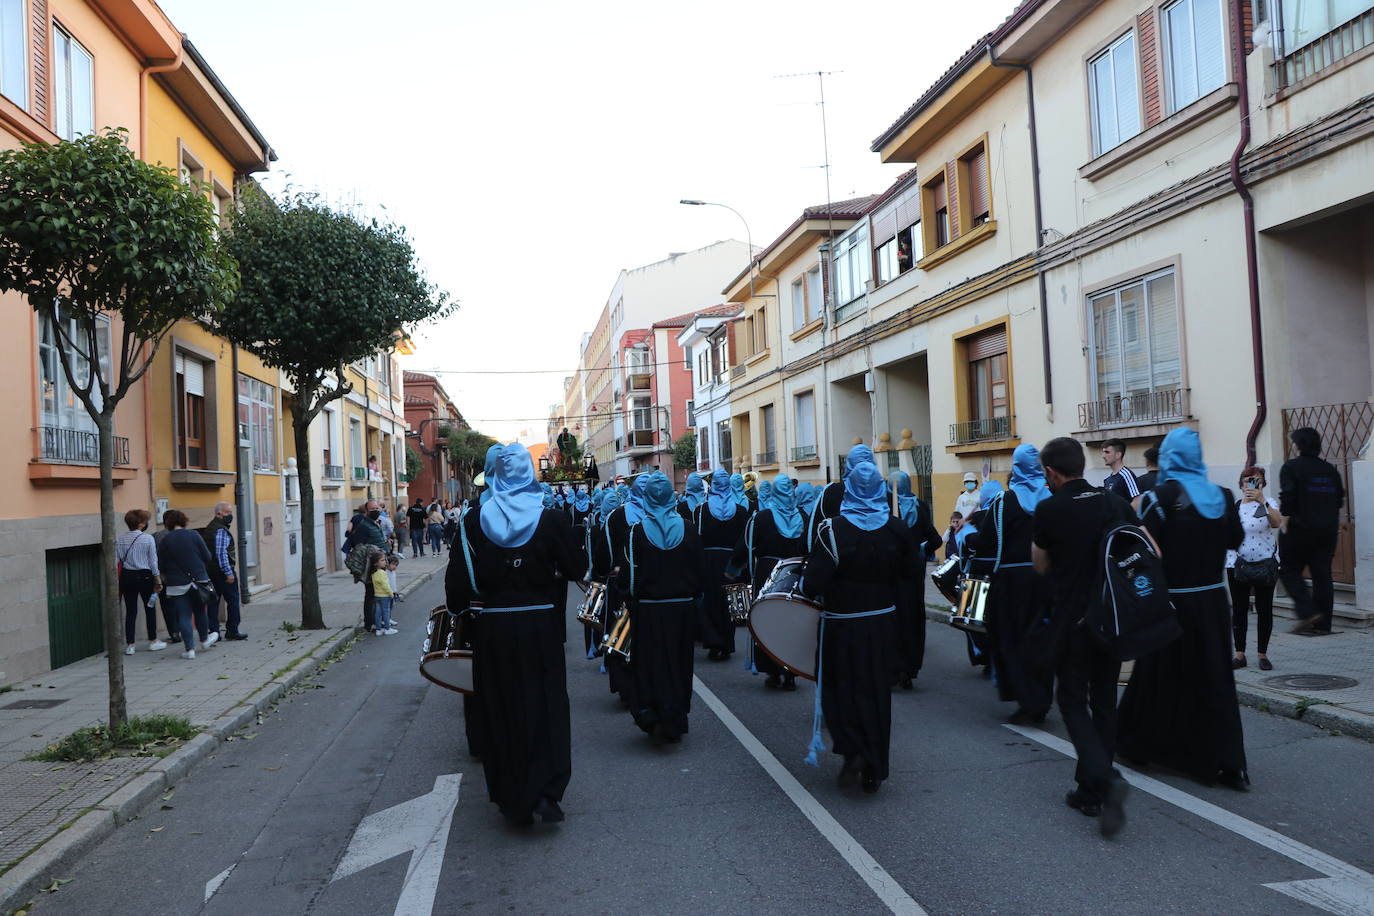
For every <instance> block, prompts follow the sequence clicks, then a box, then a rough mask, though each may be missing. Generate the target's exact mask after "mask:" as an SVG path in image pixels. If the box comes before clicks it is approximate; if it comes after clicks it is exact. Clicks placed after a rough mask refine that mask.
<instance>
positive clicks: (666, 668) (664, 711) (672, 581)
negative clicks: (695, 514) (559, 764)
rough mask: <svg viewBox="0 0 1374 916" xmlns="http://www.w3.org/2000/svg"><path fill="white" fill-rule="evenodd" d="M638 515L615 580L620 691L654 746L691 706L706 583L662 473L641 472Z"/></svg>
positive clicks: (677, 729)
mask: <svg viewBox="0 0 1374 916" xmlns="http://www.w3.org/2000/svg"><path fill="white" fill-rule="evenodd" d="M646 476H647V478H648V480H647V483H646V485H645V488H644V496H643V507H644V514H643V517H642V518H641V519H640V521H639V523H638V524H636V525H633V526H632V527H631V528H630V530H629V533H628V536H627V549H626V558H625V565H624V566H623V567H622V568H621V570H620V576H619V585H620V589H621V591H622V593H623V594H625V595H626V596H627V599H628V604H629V614H630V642H631V647H630V661H629V663H628V664H627V665H626V677H625V688H624V692H623V695H624V696H626V697H627V698H628V700H629V706H630V712H631V714H632V715H633V716H634V720H635V724H636V725H638V726H639V727H640V728H641V729H642V730H643V731H644V732H645V733H646V734H648V735H649V736H650V737H651V738H652V739H653V741H654V743H655V744H658V743H661V742H664V741H669V742H676V741H679V740H680V739H681V738H682V736H683V735H685V734H686V733H687V714H688V713H689V712H690V711H691V708H692V658H693V655H694V653H695V646H694V636H695V633H696V625H697V621H696V614H697V599H698V598H699V597H700V595H701V589H702V586H703V584H704V583H705V581H706V572H705V556H704V554H703V552H702V549H701V540H700V538H699V537H698V536H697V533H696V530H695V529H694V528H692V527H691V526H690V525H688V524H687V522H686V520H684V519H683V518H682V516H681V515H680V514H679V513H678V511H677V505H676V503H677V498H676V496H675V495H674V493H673V485H672V482H671V481H670V480H668V477H667V475H665V474H664V473H663V472H662V471H654V472H653V473H652V474H648V475H646Z"/></svg>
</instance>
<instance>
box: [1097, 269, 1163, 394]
mask: <svg viewBox="0 0 1374 916" xmlns="http://www.w3.org/2000/svg"><path fill="white" fill-rule="evenodd" d="M1174 284H1175V275H1174V270H1173V268H1167V269H1165V270H1161V271H1158V272H1156V273H1152V274H1149V275H1147V276H1145V277H1141V278H1139V279H1137V280H1132V281H1131V282H1129V283H1124V284H1122V285H1121V286H1118V287H1115V288H1113V289H1109V290H1104V291H1102V292H1099V293H1094V294H1093V295H1092V296H1090V297H1088V310H1089V317H1090V318H1091V319H1092V338H1091V341H1090V343H1091V353H1090V358H1091V360H1092V371H1093V386H1094V398H1095V400H1099V401H1103V400H1109V399H1113V398H1129V397H1132V396H1137V395H1147V394H1150V393H1153V392H1158V391H1167V390H1171V389H1177V388H1179V387H1181V386H1182V384H1183V361H1182V354H1181V351H1180V347H1179V318H1178V296H1177V293H1176V290H1175V285H1174Z"/></svg>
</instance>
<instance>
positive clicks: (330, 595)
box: [0, 557, 447, 912]
mask: <svg viewBox="0 0 1374 916" xmlns="http://www.w3.org/2000/svg"><path fill="white" fill-rule="evenodd" d="M446 562H447V557H424V558H419V559H407V560H404V561H403V562H402V563H401V566H400V569H399V570H398V571H397V587H398V590H399V591H400V592H402V593H403V594H404V592H406V591H409V590H413V589H414V588H416V587H418V586H419V585H420V584H421V583H423V582H424V581H427V580H428V579H429V578H430V577H431V576H433V575H435V574H442V572H443V569H444V566H445V564H446ZM320 601H321V604H322V605H323V607H324V622H325V629H323V630H299V629H297V630H294V631H288V630H287V629H286V628H284V627H283V626H282V624H283V622H286V623H290V624H299V623H300V586H292V587H290V588H286V589H282V590H280V591H277V592H269V593H264V594H261V595H258V596H255V597H254V598H253V602H252V604H249V605H246V606H245V607H244V608H243V626H242V629H243V631H244V632H245V633H247V634H248V639H247V640H244V641H240V642H220V643H219V644H218V645H215V646H212V647H211V648H210V649H208V650H204V651H198V652H197V653H196V658H195V659H194V660H188V659H183V658H181V653H180V651H179V650H180V647H179V646H176V645H173V646H169V647H168V648H166V649H164V650H162V651H160V652H148V651H145V650H144V648H143V647H144V646H145V645H146V643H145V642H139V644H138V646H139V648H138V651H137V652H136V653H135V654H134V655H132V656H125V657H124V662H125V665H124V671H125V681H126V691H127V696H128V702H129V714H130V715H131V716H135V715H148V714H153V713H169V714H174V715H182V716H186V717H188V718H189V719H190V720H191V722H192V724H193V725H195V726H197V727H198V728H201V729H205V730H206V731H207V732H208V733H203V734H201V735H200V736H199V737H198V738H196V739H194V740H193V741H192V742H190V743H189V744H188V745H187V746H186V747H184V748H183V749H182V751H183V752H187V753H183V752H178V753H176V754H173V755H171V756H169V757H168V758H167V761H170V762H171V763H172V770H174V771H175V772H168V769H169V768H168V766H167V765H166V762H165V761H163V760H162V759H159V758H157V757H117V758H113V759H110V760H102V761H98V762H95V763H88V764H75V763H72V764H61V763H51V762H44V761H32V760H25V759H23V758H25V757H27V756H30V755H32V754H34V753H35V752H37V751H40V750H42V749H43V748H44V747H46V746H47V745H49V744H52V743H54V742H56V741H59V740H60V739H62V738H64V737H66V736H67V735H69V734H71V733H72V732H73V731H75V730H77V729H78V728H82V727H84V726H88V725H97V724H100V723H101V722H103V721H104V720H105V718H106V713H107V707H108V692H107V688H106V662H105V656H104V655H103V654H100V655H95V656H92V657H90V658H87V659H84V660H82V661H80V662H77V663H75V664H72V665H67V666H65V667H63V668H59V669H57V670H56V671H52V672H50V673H48V674H46V675H42V676H40V677H37V678H34V679H33V680H31V681H26V682H24V683H22V684H17V685H15V689H13V690H10V691H7V692H5V693H0V912H5V910H6V908H7V907H6V906H5V904H6V902H7V901H6V900H4V899H2V898H3V897H4V893H3V892H4V891H6V890H15V889H16V888H15V887H13V886H11V885H14V884H16V883H17V880H18V879H17V876H16V874H13V873H12V872H19V871H21V870H22V869H21V868H18V867H17V866H20V864H21V862H24V860H25V859H26V857H32V859H34V860H38V859H42V858H44V857H43V856H42V855H41V847H43V846H44V844H49V845H53V844H51V843H50V842H49V841H52V840H53V839H54V837H55V836H57V835H58V834H59V833H62V832H64V831H66V830H67V829H68V828H69V827H73V826H74V825H75V822H76V821H77V820H78V819H84V818H83V815H84V816H89V815H87V812H92V811H93V809H94V811H98V812H103V813H104V814H105V815H106V817H108V818H110V819H111V821H113V818H114V817H117V816H120V811H121V810H128V808H129V806H128V805H127V804H117V802H127V801H128V800H127V799H123V798H122V796H121V795H120V793H121V791H124V792H125V794H128V792H129V791H133V789H131V788H130V787H134V784H135V783H140V779H142V777H141V776H140V774H143V775H145V776H146V775H148V774H149V773H151V772H152V771H154V770H158V771H159V772H158V773H157V776H158V777H159V779H158V780H157V781H154V780H151V779H148V780H143V781H144V782H147V783H148V785H147V786H141V784H140V787H136V788H137V789H138V790H139V791H142V789H153V788H156V787H157V786H161V785H168V784H171V783H172V782H174V781H175V780H176V779H178V778H180V775H181V774H184V772H185V771H186V770H187V769H189V766H190V765H191V763H193V762H194V760H196V759H199V756H197V755H196V754H195V753H194V751H196V750H197V748H192V747H191V746H190V745H195V744H197V743H198V742H199V743H200V744H201V745H205V751H206V752H207V753H208V751H209V749H210V748H212V747H213V746H214V744H215V743H216V742H217V741H218V740H219V739H220V738H221V737H223V735H225V734H228V733H230V732H232V730H233V729H232V728H229V729H228V731H226V730H225V729H226V728H228V726H230V725H232V726H234V727H235V728H237V727H239V725H238V724H237V723H239V721H240V720H242V721H243V722H251V721H252V718H253V714H254V713H255V712H256V708H258V707H260V706H261V705H262V701H263V700H266V699H268V698H269V697H270V698H271V699H275V697H277V696H279V695H280V694H281V693H283V692H285V689H286V688H287V687H288V686H290V685H291V684H293V683H295V682H296V681H297V680H298V679H299V678H300V677H301V676H302V674H303V673H304V672H305V671H308V670H312V669H313V668H314V667H315V666H317V665H318V664H319V662H320V661H321V660H322V659H324V658H326V657H327V656H328V655H329V654H330V653H331V652H333V651H335V650H336V649H337V648H339V647H340V646H342V645H344V644H345V643H346V642H347V640H348V639H350V638H351V637H352V636H353V635H354V634H355V633H356V632H357V631H358V630H359V629H360V628H361V624H362V586H360V585H357V584H355V583H354V582H353V580H352V577H351V576H349V575H348V574H347V573H346V572H345V573H333V574H328V575H321V577H320ZM430 610H431V608H427V607H425V608H421V607H418V606H414V607H412V606H410V605H408V604H406V603H405V602H401V603H399V604H398V605H397V606H396V608H395V611H394V613H393V617H394V618H395V620H396V621H397V626H398V628H400V629H401V633H400V634H398V635H397V636H395V637H388V638H396V639H411V640H414V641H416V645H417V646H418V644H419V643H418V639H419V633H420V632H421V631H422V629H423V626H424V623H425V622H426V621H427V619H428V614H429V611H430ZM139 627H140V630H141V629H142V621H140V623H139ZM201 756H203V755H201ZM142 794H143V795H148V792H147V791H143V792H142ZM143 800H145V801H150V800H151V798H147V799H143ZM111 829H112V828H111ZM29 864H30V865H32V864H33V863H32V862H30V863H29Z"/></svg>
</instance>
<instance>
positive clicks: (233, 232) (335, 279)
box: [214, 188, 456, 629]
mask: <svg viewBox="0 0 1374 916" xmlns="http://www.w3.org/2000/svg"><path fill="white" fill-rule="evenodd" d="M226 243H227V245H228V248H229V252H230V254H232V255H233V256H234V258H235V259H237V261H238V263H239V272H240V276H241V281H240V286H239V290H238V293H237V295H235V296H234V298H233V299H232V300H231V301H230V302H229V303H228V304H227V305H226V306H225V308H224V309H223V310H221V311H220V312H219V313H218V314H217V315H216V316H215V321H214V324H215V330H216V331H217V332H218V333H220V334H222V335H224V336H225V337H227V338H228V339H229V340H231V341H233V342H234V343H236V344H238V345H239V346H240V347H242V348H243V349H245V350H247V351H248V352H250V353H253V354H255V355H256V356H257V357H258V358H259V359H261V360H262V361H263V362H265V363H266V364H267V365H269V366H272V367H273V368H276V369H280V370H281V371H282V372H283V373H284V374H285V375H286V377H287V378H288V379H289V380H290V382H291V384H292V385H293V386H294V388H295V397H294V399H293V400H292V402H291V427H292V432H293V434H294V437H295V440H296V462H297V465H298V468H299V471H300V488H301V494H300V497H301V517H302V518H303V519H304V520H305V523H304V524H303V525H302V526H301V626H302V627H305V628H306V629H321V628H323V627H324V614H323V612H322V611H321V608H320V587H319V576H318V570H317V568H316V544H315V524H314V521H313V520H314V518H315V487H314V483H313V481H312V479H311V475H310V465H311V462H312V461H313V460H314V457H313V456H314V452H313V451H312V449H311V447H310V425H311V423H313V422H314V420H315V418H316V417H317V416H319V413H320V411H321V410H322V409H323V408H324V406H325V405H326V404H328V403H330V402H331V401H336V400H338V399H339V398H342V397H344V396H345V395H347V394H348V393H349V392H350V391H352V390H353V389H352V386H351V385H350V384H349V381H348V377H347V375H346V373H345V371H344V370H345V368H346V367H347V366H348V365H350V364H352V363H356V362H358V361H360V360H362V359H365V358H366V357H368V356H371V355H373V354H376V353H378V352H381V351H385V350H389V349H391V347H392V346H393V345H394V343H395V341H396V339H397V337H398V335H404V334H406V333H409V332H410V331H412V330H413V329H414V328H415V327H416V326H417V325H419V324H420V323H421V322H425V321H431V320H434V319H438V318H443V317H445V316H447V315H448V314H450V313H451V312H452V310H453V308H455V307H456V306H455V303H453V302H452V301H451V300H450V299H449V297H448V295H447V294H446V293H443V292H441V291H439V290H438V289H436V288H435V287H434V285H433V284H431V283H430V282H429V281H428V280H427V279H426V278H425V276H424V274H423V272H422V271H421V270H420V268H419V265H418V264H417V262H416V255H415V249H414V247H413V246H412V244H411V241H410V239H409V237H408V236H407V234H406V231H405V229H404V228H402V227H400V226H396V225H394V224H391V223H386V222H381V221H378V220H376V219H372V220H366V221H364V220H360V219H358V218H356V217H355V216H353V215H352V214H349V213H343V212H339V211H337V210H334V209H332V208H331V207H329V206H328V205H327V204H325V203H324V202H323V201H321V200H320V199H319V197H318V196H316V195H313V194H303V193H296V194H290V195H287V196H285V197H284V198H282V199H281V200H273V199H272V198H270V197H269V196H268V195H267V194H266V193H264V192H262V191H261V190H258V189H255V188H247V189H245V192H244V193H243V194H241V197H240V203H239V209H238V212H237V213H236V215H235V217H234V221H233V225H232V226H231V228H230V230H229V231H228V233H227V234H226Z"/></svg>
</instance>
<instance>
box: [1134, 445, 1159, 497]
mask: <svg viewBox="0 0 1374 916" xmlns="http://www.w3.org/2000/svg"><path fill="white" fill-rule="evenodd" d="M1158 476H1159V446H1158V445H1152V446H1150V447H1149V448H1147V449H1145V473H1144V474H1141V475H1140V476H1139V477H1137V478H1136V479H1135V485H1136V489H1138V490H1139V491H1140V492H1141V493H1148V492H1150V491H1151V490H1153V489H1154V488H1155V479H1156V478H1157V477H1158Z"/></svg>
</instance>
